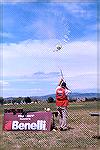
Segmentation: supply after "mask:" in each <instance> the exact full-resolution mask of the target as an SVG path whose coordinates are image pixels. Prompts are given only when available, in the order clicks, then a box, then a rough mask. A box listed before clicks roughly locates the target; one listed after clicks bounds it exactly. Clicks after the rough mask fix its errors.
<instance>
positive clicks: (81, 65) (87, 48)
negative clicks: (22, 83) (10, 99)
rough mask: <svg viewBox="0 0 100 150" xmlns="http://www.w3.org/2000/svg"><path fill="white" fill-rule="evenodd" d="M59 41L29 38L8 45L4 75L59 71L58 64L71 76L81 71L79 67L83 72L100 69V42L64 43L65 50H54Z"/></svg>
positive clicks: (5, 51)
mask: <svg viewBox="0 0 100 150" xmlns="http://www.w3.org/2000/svg"><path fill="white" fill-rule="evenodd" d="M57 41H58V40H46V41H39V40H37V41H33V40H28V41H24V42H20V43H17V44H4V45H3V62H4V63H3V71H4V75H11V74H12V75H13V74H16V75H28V74H30V73H31V74H32V73H34V72H38V71H42V72H55V70H56V71H59V68H58V66H61V68H62V69H63V70H65V72H67V74H68V75H71V74H73V73H74V74H78V72H77V71H78V70H80V71H79V74H80V73H87V72H92V71H94V72H96V67H97V66H96V65H97V64H96V63H97V62H96V61H97V42H96V41H76V42H72V43H68V44H66V43H62V44H63V45H62V46H63V48H62V50H61V51H59V52H53V50H54V49H56V43H57ZM1 48H2V47H1ZM73 67H74V68H73ZM77 69H78V70H77ZM75 70H76V72H75Z"/></svg>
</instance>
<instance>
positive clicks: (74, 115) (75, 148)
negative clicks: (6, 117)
mask: <svg viewBox="0 0 100 150" xmlns="http://www.w3.org/2000/svg"><path fill="white" fill-rule="evenodd" d="M91 111H92V110H91ZM93 111H94V110H93ZM89 113H90V110H69V115H68V126H69V127H71V129H70V130H68V131H56V132H55V131H50V132H42V131H38V132H35V131H3V130H2V127H1V131H0V150H13V149H14V150H99V149H100V144H99V142H100V139H97V138H94V136H96V135H97V134H98V133H99V122H98V121H99V120H98V117H92V116H90V115H89ZM2 119H3V117H2V114H0V124H1V125H2V123H3V122H2V121H3V120H2ZM55 120H56V125H57V126H58V122H57V118H55Z"/></svg>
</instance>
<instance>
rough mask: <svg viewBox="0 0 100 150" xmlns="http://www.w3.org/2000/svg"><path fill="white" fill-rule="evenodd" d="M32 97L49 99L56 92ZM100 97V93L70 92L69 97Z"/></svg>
mask: <svg viewBox="0 0 100 150" xmlns="http://www.w3.org/2000/svg"><path fill="white" fill-rule="evenodd" d="M29 97H30V98H32V99H38V100H47V99H48V97H52V98H54V99H55V94H49V95H44V96H29ZM85 97H86V98H93V97H96V98H98V97H99V98H100V93H71V94H69V98H85ZM4 99H5V100H12V99H13V97H7V98H4Z"/></svg>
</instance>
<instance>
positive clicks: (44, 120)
mask: <svg viewBox="0 0 100 150" xmlns="http://www.w3.org/2000/svg"><path fill="white" fill-rule="evenodd" d="M51 119H52V113H51V112H28V113H27V114H26V115H22V113H16V114H15V115H14V114H13V113H12V112H10V113H5V114H4V122H3V130H5V131H12V130H13V131H17V130H18V131H24V130H26V131H27V130H29V131H30V130H32V131H36V130H37V131H50V128H51Z"/></svg>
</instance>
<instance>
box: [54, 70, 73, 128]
mask: <svg viewBox="0 0 100 150" xmlns="http://www.w3.org/2000/svg"><path fill="white" fill-rule="evenodd" d="M61 76H62V78H61V80H60V82H59V84H58V87H57V88H56V106H57V111H58V118H59V129H60V131H65V130H67V129H68V125H67V117H68V111H67V106H68V105H69V99H68V93H70V92H71V91H70V90H69V89H68V87H67V86H66V82H65V81H64V78H63V73H62V71H61Z"/></svg>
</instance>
